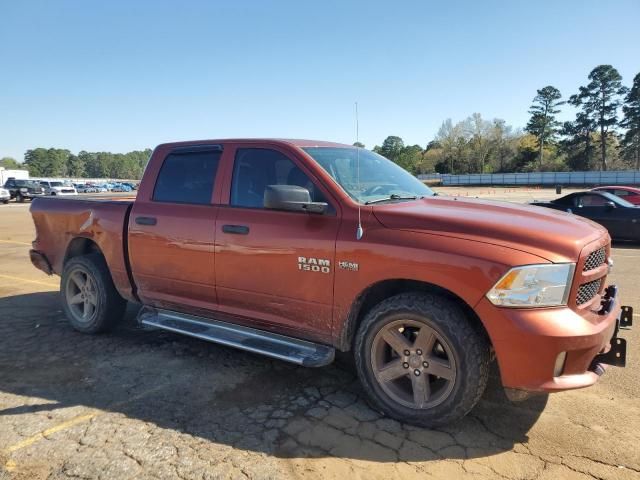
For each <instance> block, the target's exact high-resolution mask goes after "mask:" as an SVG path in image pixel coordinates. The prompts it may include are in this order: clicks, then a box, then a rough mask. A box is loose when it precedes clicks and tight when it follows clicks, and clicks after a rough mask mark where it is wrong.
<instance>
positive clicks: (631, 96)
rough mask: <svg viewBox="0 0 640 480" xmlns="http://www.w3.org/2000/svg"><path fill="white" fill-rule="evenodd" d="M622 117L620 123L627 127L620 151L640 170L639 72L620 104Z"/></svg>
mask: <svg viewBox="0 0 640 480" xmlns="http://www.w3.org/2000/svg"><path fill="white" fill-rule="evenodd" d="M622 113H623V114H624V118H623V119H622V122H620V125H621V126H622V127H624V128H626V129H627V131H626V132H625V134H624V137H623V139H622V152H623V155H624V156H625V158H627V159H629V160H631V161H632V162H633V165H634V166H635V169H636V170H640V73H638V74H637V75H636V76H635V77H634V79H633V85H632V86H631V89H629V92H628V93H627V96H626V98H625V99H624V105H623V106H622Z"/></svg>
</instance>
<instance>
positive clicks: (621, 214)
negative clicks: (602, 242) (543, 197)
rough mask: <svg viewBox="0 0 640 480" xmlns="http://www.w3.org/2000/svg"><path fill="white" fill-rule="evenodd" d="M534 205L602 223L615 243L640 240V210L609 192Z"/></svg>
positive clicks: (577, 194)
mask: <svg viewBox="0 0 640 480" xmlns="http://www.w3.org/2000/svg"><path fill="white" fill-rule="evenodd" d="M532 205H537V206H539V207H547V208H553V209H555V210H564V211H565V212H570V213H574V214H576V215H580V216H581V217H586V218H588V219H589V220H593V221H594V222H596V223H599V224H600V225H602V226H603V227H605V228H606V229H607V230H609V235H611V238H613V239H615V240H635V241H640V208H639V207H637V206H635V205H634V204H632V203H629V202H627V201H626V200H624V199H623V198H620V197H617V196H616V195H612V194H610V193H608V192H600V191H589V192H576V193H570V194H569V195H565V196H564V197H561V198H557V199H555V200H552V201H550V202H533V203H532Z"/></svg>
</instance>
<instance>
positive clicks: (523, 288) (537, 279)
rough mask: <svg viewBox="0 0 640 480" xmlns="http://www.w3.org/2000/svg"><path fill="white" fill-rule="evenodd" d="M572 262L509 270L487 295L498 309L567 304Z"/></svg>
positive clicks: (572, 268) (573, 265) (572, 269)
mask: <svg viewBox="0 0 640 480" xmlns="http://www.w3.org/2000/svg"><path fill="white" fill-rule="evenodd" d="M575 268H576V264H575V263H560V264H544V265H526V266H524V267H515V268H512V269H511V270H509V271H508V272H507V273H506V274H505V275H504V276H503V277H502V278H501V279H500V280H498V282H497V283H496V284H495V285H494V286H493V288H492V289H491V290H489V292H488V293H487V298H488V299H489V301H490V302H491V303H493V304H494V305H497V306H499V307H520V308H531V307H555V306H560V305H566V304H567V300H568V298H569V291H570V290H571V279H572V278H573V272H574V270H575Z"/></svg>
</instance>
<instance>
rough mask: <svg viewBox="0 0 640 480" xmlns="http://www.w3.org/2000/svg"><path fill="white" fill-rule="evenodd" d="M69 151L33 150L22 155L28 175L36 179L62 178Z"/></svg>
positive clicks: (52, 149)
mask: <svg viewBox="0 0 640 480" xmlns="http://www.w3.org/2000/svg"><path fill="white" fill-rule="evenodd" d="M70 154H71V153H70V152H69V150H64V149H59V148H49V149H45V148H35V149H33V150H27V152H26V153H25V154H24V163H25V165H26V166H27V168H28V169H29V173H30V175H33V176H36V177H62V176H65V175H67V160H68V158H69V155H70Z"/></svg>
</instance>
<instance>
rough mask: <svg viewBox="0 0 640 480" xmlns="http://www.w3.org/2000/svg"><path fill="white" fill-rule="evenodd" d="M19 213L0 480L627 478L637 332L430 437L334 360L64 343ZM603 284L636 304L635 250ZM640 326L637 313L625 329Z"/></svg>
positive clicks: (3, 271)
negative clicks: (564, 383)
mask: <svg viewBox="0 0 640 480" xmlns="http://www.w3.org/2000/svg"><path fill="white" fill-rule="evenodd" d="M32 238H33V227H32V225H31V221H30V217H29V215H28V207H25V206H18V205H15V206H14V205H10V206H8V207H7V208H3V207H0V479H5V478H6V479H32V478H35V479H45V478H50V479H63V478H79V479H101V478H104V479H114V478H117V479H127V478H136V479H140V478H162V479H167V478H182V479H209V478H215V479H223V478H234V479H235V478H238V479H241V478H255V479H263V478H278V479H280V478H319V477H322V478H341V479H344V478H360V477H363V478H364V477H366V478H400V477H402V478H407V477H418V478H447V479H448V478H465V479H466V478H473V479H483V478H486V479H494V478H505V479H557V478H563V479H565V478H566V479H589V478H597V479H607V480H609V479H611V480H614V479H615V480H618V479H640V448H638V444H639V441H640V404H639V402H638V390H639V385H640V381H639V380H638V375H637V370H636V366H635V365H636V362H637V359H638V351H639V347H638V345H639V344H640V338H639V334H638V330H639V327H638V326H636V327H635V328H634V329H633V330H631V331H626V332H624V333H623V336H624V337H625V338H627V340H628V342H629V352H628V367H627V368H626V369H614V368H611V369H609V371H608V372H607V373H606V375H605V376H604V377H603V378H602V379H601V381H600V382H599V383H598V384H597V385H595V386H594V387H592V388H590V389H586V390H582V391H575V392H566V393H561V394H555V395H552V396H549V397H546V396H540V397H534V398H532V399H530V400H528V401H526V402H523V403H510V402H509V401H507V400H506V398H505V397H504V394H503V393H502V390H501V388H500V386H499V382H498V378H497V372H496V371H495V370H494V372H493V374H492V378H491V382H490V385H489V387H488V389H487V391H486V393H485V395H484V397H483V398H482V400H481V402H480V403H479V404H478V406H477V407H476V409H475V410H474V411H472V412H471V414H470V415H469V416H467V417H466V418H465V419H463V420H462V421H460V422H457V423H455V424H452V425H449V426H447V427H443V428H440V429H438V430H427V429H423V428H417V427H412V426H409V425H403V424H400V423H398V422H396V421H394V420H391V419H388V418H384V417H382V416H381V415H379V414H378V413H377V412H375V411H373V410H371V409H370V408H369V407H368V406H367V405H366V403H365V402H364V400H363V393H362V391H361V389H360V386H359V383H358V381H357V379H356V378H355V376H354V375H353V373H352V370H351V369H350V368H349V366H348V362H346V361H342V362H338V363H337V364H334V365H331V366H329V367H326V368H322V369H306V368H302V367H297V366H293V365H289V364H285V363H282V362H278V361H274V360H270V359H266V358H264V357H259V356H256V355H252V354H249V353H245V352H240V351H236V350H232V349H229V348H225V347H222V346H218V345H213V344H209V343H205V342H201V341H198V340H195V339H190V338H187V337H181V336H178V335H174V334H171V333H168V332H161V331H158V330H149V329H146V328H141V327H139V326H138V325H137V324H136V323H135V321H134V317H135V313H136V306H134V305H131V306H130V308H129V310H128V312H127V319H126V321H125V322H123V324H122V325H121V327H120V328H118V329H117V330H116V331H115V332H113V333H111V334H108V335H101V336H87V335H83V334H80V333H77V332H75V331H74V330H72V329H71V327H70V326H69V325H68V323H67V321H66V320H65V318H64V315H63V313H62V311H61V308H60V305H59V302H58V299H57V293H56V289H57V286H56V282H57V277H47V276H45V275H44V274H41V273H40V272H38V271H37V270H35V269H34V268H33V267H32V266H31V265H30V263H29V260H28V256H27V252H28V248H29V247H28V243H29V242H30V241H31V240H32ZM614 259H615V260H616V268H615V270H614V274H613V275H612V279H613V281H615V282H617V283H618V284H619V285H620V287H621V291H622V295H623V299H624V301H625V303H628V304H631V305H637V306H639V307H640V302H638V300H639V299H640V285H638V283H637V282H635V281H634V280H635V279H636V278H637V274H636V270H637V267H640V252H639V249H638V247H637V246H632V247H627V246H624V245H623V246H617V247H616V248H615V249H614ZM634 320H635V321H636V323H638V317H637V316H636V318H635V319H634Z"/></svg>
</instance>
